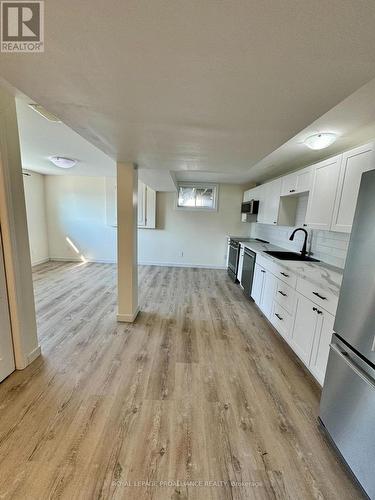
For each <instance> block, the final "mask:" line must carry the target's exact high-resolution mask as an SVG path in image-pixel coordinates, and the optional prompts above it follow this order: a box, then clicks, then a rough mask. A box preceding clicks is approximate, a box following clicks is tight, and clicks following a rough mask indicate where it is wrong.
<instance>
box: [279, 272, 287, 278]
mask: <svg viewBox="0 0 375 500" xmlns="http://www.w3.org/2000/svg"><path fill="white" fill-rule="evenodd" d="M280 274H281V275H282V276H285V278H289V274H286V273H283V272H282V271H280Z"/></svg>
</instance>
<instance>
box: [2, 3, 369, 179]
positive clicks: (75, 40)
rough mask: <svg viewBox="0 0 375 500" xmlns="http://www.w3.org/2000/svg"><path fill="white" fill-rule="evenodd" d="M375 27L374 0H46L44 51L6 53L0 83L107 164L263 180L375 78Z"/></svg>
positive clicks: (284, 165) (284, 166) (294, 160)
mask: <svg viewBox="0 0 375 500" xmlns="http://www.w3.org/2000/svg"><path fill="white" fill-rule="evenodd" d="M374 20H375V3H374V2H372V1H366V0H364V1H362V2H353V1H352V0H330V1H329V2H323V1H318V2H311V0H298V2H296V0H284V1H283V2H276V1H274V0H236V2H217V1H216V0H206V1H205V2H202V1H201V0H190V1H189V2H168V1H166V0H153V1H152V2H150V1H149V0H126V1H124V0H121V1H120V0H111V1H110V2H102V1H101V2H99V1H98V0H90V1H88V0H84V1H80V2H76V3H75V5H74V9H72V8H71V2H68V1H67V0H58V1H57V0H49V1H48V5H46V19H45V32H46V40H45V47H46V50H45V52H44V53H43V54H5V53H2V54H1V55H0V64H1V74H2V76H3V77H4V78H5V79H6V80H7V81H8V82H10V83H11V84H12V85H13V86H14V87H15V88H17V89H19V90H20V91H21V92H23V93H24V94H26V95H28V96H29V97H30V98H31V99H32V100H33V101H34V102H38V103H40V104H42V105H44V106H45V107H46V108H47V109H48V110H49V111H51V112H53V113H55V114H56V115H57V116H59V117H60V118H61V119H62V120H63V122H64V123H65V124H66V125H68V126H69V127H71V128H72V129H73V130H75V131H76V132H77V133H78V134H79V135H81V136H82V137H84V138H86V139H87V140H88V141H89V142H90V143H91V144H92V145H94V146H96V147H97V148H99V149H100V150H101V151H102V152H104V153H106V154H107V155H109V156H110V158H111V159H112V160H120V161H133V162H136V163H138V165H139V166H140V168H141V169H145V170H156V171H159V172H160V171H164V175H166V177H167V178H168V175H167V174H165V172H170V171H176V172H177V179H178V178H179V175H180V176H181V177H183V176H186V177H189V176H194V175H196V176H197V178H199V176H201V177H202V176H208V177H210V178H211V177H215V174H216V177H217V178H218V179H228V180H231V181H232V182H245V181H249V180H262V179H265V178H267V177H269V176H271V175H274V173H275V172H277V171H279V170H280V171H281V170H283V169H284V170H287V169H290V168H291V165H292V163H293V165H297V163H298V162H300V161H310V158H307V157H306V154H305V153H306V151H305V150H304V152H302V153H299V152H300V150H299V149H298V151H297V150H296V151H297V156H298V154H300V158H299V159H298V158H297V157H296V151H295V150H294V148H292V149H293V151H290V154H291V157H290V158H291V160H290V162H289V157H288V154H289V153H286V150H285V149H283V150H282V151H281V156H280V158H281V159H279V156H278V154H280V151H279V153H277V151H276V150H278V148H280V146H282V145H283V144H285V143H287V142H288V141H289V140H290V139H292V138H293V137H294V136H296V134H299V133H300V131H303V130H304V129H306V127H309V126H311V124H312V123H314V122H315V121H316V120H318V119H319V118H320V117H322V115H325V114H326V113H327V112H329V110H331V109H332V108H334V107H335V106H336V105H337V104H338V103H340V102H341V101H343V99H345V98H346V97H348V96H349V95H351V94H352V93H353V92H355V91H356V90H357V89H359V88H360V87H361V86H363V85H364V84H366V83H367V82H369V81H370V80H372V79H373V78H375V51H374V49H373V48H374V46H375V30H374ZM321 125H322V124H320V125H319V123H317V124H316V125H315V127H316V128H317V127H318V126H319V127H320V126H321ZM361 126H362V125H361ZM363 126H365V125H363ZM29 130H30V129H29ZM319 131H321V130H319ZM26 135H27V134H26ZM23 136H24V137H25V134H23ZM72 137H73V136H72ZM285 147H286V146H285ZM59 154H62V151H61V153H59ZM271 154H272V155H274V156H270V155H271ZM325 154H326V153H325ZM314 158H315V157H314ZM98 163H101V162H98ZM83 168H84V165H82V169H83ZM190 172H193V173H190ZM155 176H156V177H157V174H156V172H155Z"/></svg>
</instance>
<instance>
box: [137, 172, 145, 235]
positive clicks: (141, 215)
mask: <svg viewBox="0 0 375 500" xmlns="http://www.w3.org/2000/svg"><path fill="white" fill-rule="evenodd" d="M137 213H138V227H144V226H145V225H146V184H144V183H143V182H141V181H138V211H137Z"/></svg>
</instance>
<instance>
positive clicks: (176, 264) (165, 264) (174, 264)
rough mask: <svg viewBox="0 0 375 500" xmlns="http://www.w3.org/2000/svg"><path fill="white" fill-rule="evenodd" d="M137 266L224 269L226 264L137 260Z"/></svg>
mask: <svg viewBox="0 0 375 500" xmlns="http://www.w3.org/2000/svg"><path fill="white" fill-rule="evenodd" d="M138 265H139V266H161V267H198V268H200V269H226V268H227V266H211V265H209V264H182V263H181V262H147V261H140V262H138Z"/></svg>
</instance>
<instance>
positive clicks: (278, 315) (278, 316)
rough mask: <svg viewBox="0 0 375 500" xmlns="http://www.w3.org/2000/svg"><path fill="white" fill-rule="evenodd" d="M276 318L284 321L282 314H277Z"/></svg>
mask: <svg viewBox="0 0 375 500" xmlns="http://www.w3.org/2000/svg"><path fill="white" fill-rule="evenodd" d="M275 316H276V318H279V320H281V321H282V320H283V318H282V317H281V316H280V314H277V313H275Z"/></svg>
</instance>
